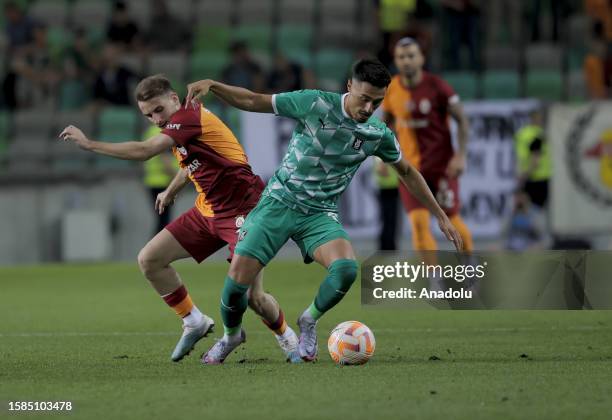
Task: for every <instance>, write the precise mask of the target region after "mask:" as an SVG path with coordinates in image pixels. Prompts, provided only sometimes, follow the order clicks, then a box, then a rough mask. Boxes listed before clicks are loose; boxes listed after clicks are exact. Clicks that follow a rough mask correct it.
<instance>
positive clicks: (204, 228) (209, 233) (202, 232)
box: [164, 207, 227, 263]
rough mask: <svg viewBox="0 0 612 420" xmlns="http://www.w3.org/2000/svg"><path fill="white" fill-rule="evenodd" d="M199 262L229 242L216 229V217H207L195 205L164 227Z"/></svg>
mask: <svg viewBox="0 0 612 420" xmlns="http://www.w3.org/2000/svg"><path fill="white" fill-rule="evenodd" d="M164 230H166V231H168V232H169V233H170V234H171V235H172V236H173V237H174V239H175V240H176V241H177V242H178V243H179V244H180V245H181V246H182V247H183V249H184V250H185V251H187V256H191V257H192V258H193V259H194V260H196V261H197V262H198V263H201V262H202V261H204V260H205V259H206V258H208V257H209V256H210V255H212V254H214V253H215V252H217V251H218V250H219V249H221V248H223V247H224V246H225V245H226V244H227V242H226V241H225V240H224V239H223V238H222V237H220V235H219V234H218V233H217V231H216V229H215V218H214V217H205V216H203V215H202V214H201V213H200V211H199V210H198V209H197V208H195V207H193V208H192V209H190V210H188V211H186V212H185V213H183V214H182V215H180V216H179V217H178V218H177V219H175V220H174V221H172V222H171V223H170V224H169V225H168V226H166V228H165V229H164Z"/></svg>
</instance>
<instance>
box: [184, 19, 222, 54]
mask: <svg viewBox="0 0 612 420" xmlns="http://www.w3.org/2000/svg"><path fill="white" fill-rule="evenodd" d="M231 38H232V33H231V30H230V28H228V27H226V26H216V25H209V24H206V23H199V24H198V26H197V28H196V31H195V37H194V41H193V49H194V51H195V52H204V51H214V52H223V53H227V51H228V48H229V44H230V39H231Z"/></svg>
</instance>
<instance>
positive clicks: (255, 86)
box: [221, 41, 265, 91]
mask: <svg viewBox="0 0 612 420" xmlns="http://www.w3.org/2000/svg"><path fill="white" fill-rule="evenodd" d="M229 50H230V63H229V64H228V65H227V66H226V67H225V68H224V69H223V71H222V73H221V79H222V80H223V82H224V83H227V84H230V85H234V86H239V87H242V88H245V89H250V90H256V91H262V90H265V89H264V88H265V78H264V74H263V71H262V69H261V66H260V65H259V64H257V62H256V61H255V60H254V59H253V58H252V57H251V54H250V53H249V49H248V47H247V44H246V42H244V41H235V42H234V43H232V45H230V48H229Z"/></svg>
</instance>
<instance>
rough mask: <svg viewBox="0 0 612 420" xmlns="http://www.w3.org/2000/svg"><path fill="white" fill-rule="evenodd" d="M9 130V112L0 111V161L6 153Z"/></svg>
mask: <svg viewBox="0 0 612 420" xmlns="http://www.w3.org/2000/svg"><path fill="white" fill-rule="evenodd" d="M9 131H10V129H9V114H8V112H6V111H0V161H1V160H2V157H3V156H4V155H5V154H6V149H7V147H8V139H9Z"/></svg>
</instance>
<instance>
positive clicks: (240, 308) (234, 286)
mask: <svg viewBox="0 0 612 420" xmlns="http://www.w3.org/2000/svg"><path fill="white" fill-rule="evenodd" d="M247 290H249V286H247V285H245V284H240V283H236V282H235V281H234V280H233V279H232V278H231V277H229V276H227V277H225V284H224V285H223V292H222V293H221V318H222V319H223V326H224V330H225V334H227V335H234V334H236V333H237V332H238V331H240V326H241V324H242V314H244V312H245V311H246V308H247V305H248V299H247V296H246V293H247Z"/></svg>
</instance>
